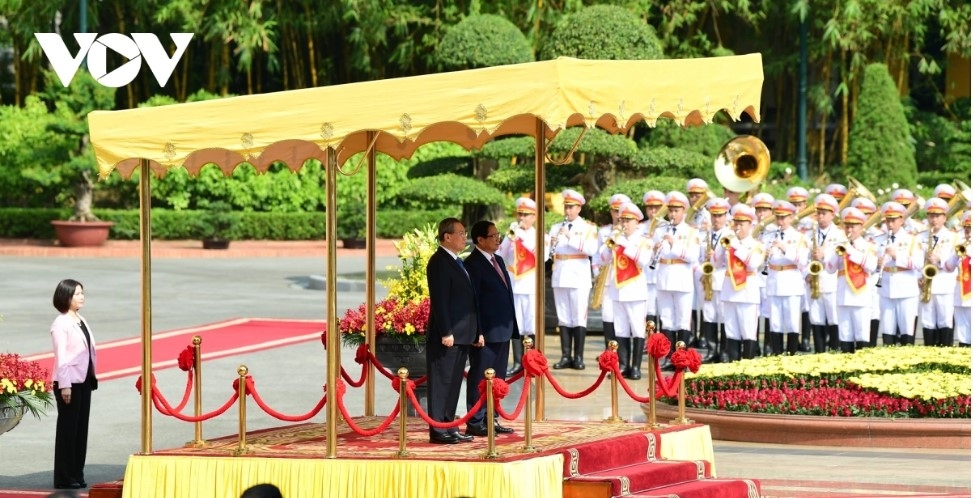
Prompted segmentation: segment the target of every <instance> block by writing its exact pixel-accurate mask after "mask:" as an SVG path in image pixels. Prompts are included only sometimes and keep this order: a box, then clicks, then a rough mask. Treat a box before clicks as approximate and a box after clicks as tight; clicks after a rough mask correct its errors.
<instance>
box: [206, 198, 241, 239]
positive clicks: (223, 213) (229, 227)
mask: <svg viewBox="0 0 973 498" xmlns="http://www.w3.org/2000/svg"><path fill="white" fill-rule="evenodd" d="M200 207H202V208H203V211H202V214H200V216H199V218H197V219H196V234H197V236H198V237H199V239H200V240H202V241H203V249H227V248H229V247H230V238H231V237H232V235H233V230H234V228H235V227H236V222H237V214H236V213H234V212H233V209H232V207H231V206H230V205H229V204H228V203H226V202H224V201H206V202H201V203H200Z"/></svg>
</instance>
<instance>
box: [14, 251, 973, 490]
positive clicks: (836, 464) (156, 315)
mask: <svg viewBox="0 0 973 498" xmlns="http://www.w3.org/2000/svg"><path fill="white" fill-rule="evenodd" d="M198 244H199V243H198V242H196V241H188V242H161V241H160V242H153V255H154V257H153V266H152V279H153V288H152V311H153V330H154V331H165V330H172V329H176V328H182V327H189V326H193V325H199V324H203V323H212V322H216V321H220V320H224V319H228V318H235V317H252V318H299V319H323V317H324V316H325V309H326V308H325V303H326V293H325V292H323V291H320V290H313V289H309V286H308V284H309V281H310V277H311V276H312V275H323V274H324V266H325V260H324V254H325V251H326V245H325V244H324V242H323V241H313V242H253V241H247V242H244V241H234V242H233V243H232V244H231V247H230V249H229V250H227V251H204V250H202V249H201V248H198ZM139 254H140V246H139V245H138V242H118V241H112V242H110V243H108V244H107V245H106V246H104V247H103V248H96V249H68V248H61V247H54V246H52V245H50V244H49V243H39V242H33V241H10V240H0V275H2V283H0V314H3V315H4V321H3V322H2V323H0V351H3V352H17V353H20V354H23V355H29V354H34V353H40V352H45V351H49V350H50V348H51V345H50V337H49V334H48V328H49V326H50V322H51V320H52V319H53V318H54V316H55V314H56V311H55V310H54V309H53V308H52V306H51V304H50V302H51V301H50V300H51V294H52V292H53V290H54V286H55V285H56V284H57V282H58V281H59V280H61V279H63V278H75V279H77V280H79V281H81V282H82V283H84V285H85V291H86V292H85V294H86V297H87V305H86V307H85V310H84V311H83V314H84V315H85V317H86V318H87V319H88V320H89V322H90V323H91V325H92V328H93V329H94V334H95V336H96V337H97V339H98V340H99V341H109V340H114V339H121V338H126V337H135V336H137V335H138V334H139V330H140V318H139V315H140V311H139V310H140V303H141V293H140V288H141V284H140V263H139ZM376 254H377V264H376V267H377V268H378V269H379V270H382V271H385V272H387V273H389V270H387V269H386V268H387V267H389V266H391V267H393V268H394V267H397V266H398V264H399V260H398V258H397V257H396V255H395V250H394V247H393V246H392V244H391V242H389V241H378V243H377V249H376ZM338 260H339V261H338V262H339V265H338V268H339V269H338V276H339V277H341V278H343V279H347V280H349V281H354V280H362V279H363V278H364V274H365V264H366V263H365V251H361V250H355V251H351V250H344V249H341V250H339V252H338ZM378 292H379V294H380V295H379V297H384V289H382V288H381V286H379V291H378ZM364 299H365V296H364V292H363V291H361V290H359V289H350V290H339V292H338V309H339V313H343V312H344V310H345V309H347V308H349V307H352V306H357V305H358V304H360V303H361V302H363V301H364ZM546 342H547V344H546V350H547V351H546V352H547V355H548V357H553V356H555V355H556V354H557V353H556V352H557V351H559V345H558V341H557V337H556V336H555V335H548V336H546ZM601 346H602V341H601V340H600V338H593V339H592V340H589V341H588V342H587V350H588V354H587V357H588V358H590V359H591V360H590V361H589V363H591V362H593V359H594V358H595V356H596V355H597V354H598V353H599V352H600V351H599V350H600V348H601ZM352 356H353V352H352V351H351V350H350V349H345V350H343V351H342V363H343V365H345V367H346V368H348V369H349V371H350V372H357V371H358V368H359V367H358V366H357V364H355V363H354V362H353V358H352ZM324 359H325V357H324V351H323V350H322V349H321V347H320V344H319V343H306V344H300V345H296V346H288V347H283V348H278V349H271V350H267V351H261V352H258V353H247V354H244V355H240V356H235V357H229V358H223V359H218V360H214V361H210V362H207V364H206V370H205V372H206V376H205V378H204V388H203V392H204V393H214V395H213V396H214V398H217V397H219V398H221V399H222V395H219V396H217V395H216V394H215V393H224V392H225V391H227V390H229V389H230V387H229V386H230V383H231V382H232V380H233V379H234V378H235V375H236V369H237V367H238V366H239V365H241V364H246V365H247V366H248V368H249V369H250V372H251V374H252V375H253V376H254V378H255V380H256V381H257V382H258V385H259V386H260V388H261V393H262V396H263V397H264V399H265V401H266V402H267V403H268V404H269V405H270V406H272V407H274V408H275V409H276V410H278V411H280V412H284V413H290V414H296V413H304V412H306V411H307V410H309V409H310V408H311V406H310V403H312V402H313V401H314V400H313V399H312V398H314V396H304V395H302V393H306V392H320V389H321V385H322V379H323V378H324V376H325V361H324ZM295 372H299V374H298V375H296V376H295ZM597 374H598V371H597V369H595V368H588V369H587V370H584V371H574V370H571V371H566V372H565V371H560V373H558V376H559V381H561V382H562V384H564V385H565V386H566V387H567V388H568V389H572V390H579V389H581V388H583V387H587V386H588V385H590V384H591V382H593V381H594V379H595V377H596V376H597ZM157 379H158V384H159V386H160V389H161V390H162V391H163V393H164V394H165V395H166V396H167V397H170V398H172V397H177V396H178V395H179V394H181V392H182V389H183V387H184V386H185V379H186V377H185V373H184V372H182V371H180V370H178V369H169V370H163V371H160V372H158V373H157ZM134 382H135V378H134V377H125V378H122V379H118V380H112V381H107V382H103V383H101V385H100V388H99V390H98V391H97V392H95V395H94V401H93V409H92V421H91V443H90V444H89V453H88V464H87V467H86V472H87V480H88V482H90V483H94V482H103V481H110V480H115V479H119V478H121V477H122V475H123V473H124V468H125V464H126V461H127V457H128V455H130V454H132V453H136V452H138V451H139V448H140V400H139V397H138V394H137V392H136V391H135V389H134ZM608 391H609V390H608V389H605V388H602V389H599V390H598V391H597V392H596V393H595V394H594V395H593V396H592V397H590V398H586V399H585V400H583V401H582V400H567V399H563V398H559V397H557V395H556V393H553V391H549V392H548V394H547V397H546V399H547V403H546V406H547V417H548V418H551V419H577V420H601V419H602V418H604V417H605V416H606V410H607V409H608V406H609V392H608ZM358 392H359V393H360V391H358ZM515 398H516V396H510V397H509V398H508V400H510V401H512V402H515ZM392 402H393V401H392V398H391V397H379V399H378V401H377V406H376V410H377V412H378V413H388V411H389V410H391V408H392V405H391V403H392ZM212 403H215V401H213V402H212ZM363 403H364V401H363V398H362V397H361V395H360V394H358V395H357V397H353V398H352V399H350V400H348V404H349V407H350V409H351V410H352V413H362V411H363ZM620 404H621V406H620V412H621V413H620V415H621V416H622V417H624V418H626V419H628V420H632V421H644V416H643V415H642V413H641V411H640V410H639V408H638V404H637V403H635V402H624V401H623V402H622V403H620ZM213 408H215V407H214V406H209V403H204V410H209V409H213ZM55 420H56V416H55V414H54V413H53V412H52V413H51V414H50V415H49V416H47V417H44V418H42V419H41V420H35V419H25V420H24V421H23V422H22V423H21V425H20V426H19V427H17V428H16V429H14V430H13V431H11V432H9V433H7V434H4V435H2V436H0V489H35V490H36V489H49V486H50V485H51V468H52V463H53V434H54V425H55ZM247 423H248V429H250V430H255V429H260V428H265V427H272V426H277V425H280V424H281V422H279V421H277V420H275V419H272V418H271V417H269V416H267V415H265V414H263V413H262V412H258V411H257V410H253V411H251V412H250V413H249V414H248V422H247ZM236 429H237V420H236V417H235V416H234V417H223V418H222V420H221V419H217V420H214V421H212V422H207V423H206V424H205V426H204V437H217V436H223V435H227V434H233V433H235V432H236ZM192 438H193V429H192V426H187V425H185V424H182V423H176V422H174V421H173V420H171V419H168V418H166V417H162V416H160V415H158V414H155V415H154V416H153V448H168V447H175V446H180V445H182V444H184V443H185V442H186V441H189V440H191V439H192ZM714 446H715V450H716V467H717V472H718V474H719V475H720V476H721V477H747V478H755V479H760V480H761V481H762V485H763V490H764V494H765V495H767V496H825V495H831V496H836V495H859V496H865V495H869V496H880V495H884V496H891V495H898V496H903V495H915V494H961V495H969V494H970V451H969V449H965V450H914V449H903V450H895V449H853V448H831V447H804V446H782V445H766V444H752V443H733V442H721V441H715V442H714Z"/></svg>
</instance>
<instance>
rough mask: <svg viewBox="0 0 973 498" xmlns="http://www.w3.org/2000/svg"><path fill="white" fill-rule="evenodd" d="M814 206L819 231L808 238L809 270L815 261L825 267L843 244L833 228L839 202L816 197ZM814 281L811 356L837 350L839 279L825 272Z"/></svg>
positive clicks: (834, 227) (821, 196)
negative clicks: (815, 293) (815, 286)
mask: <svg viewBox="0 0 973 498" xmlns="http://www.w3.org/2000/svg"><path fill="white" fill-rule="evenodd" d="M814 206H815V208H816V213H817V221H818V228H817V229H816V230H814V231H813V232H811V233H810V234H808V235H809V237H808V242H807V244H808V247H810V248H811V254H810V257H809V259H810V261H809V263H808V267H809V268H810V267H811V266H812V265H813V262H814V261H817V262H819V263H821V264H824V262H825V261H827V260H828V259H829V258H830V257H831V256H832V255H833V254H834V249H835V247H837V246H838V245H839V244H841V243H844V242H845V240H846V239H845V234H844V233H842V232H841V230H840V229H839V228H838V227H837V226H835V224H834V217H835V216H836V215H837V212H838V201H836V200H835V199H834V197H831V196H830V195H828V194H819V195H818V196H817V197H815V198H814ZM822 269H823V268H822ZM808 273H809V274H808V275H807V276H806V277H805V280H806V281H807V282H808V286H809V289H808V292H810V286H811V285H812V282H813V281H814V278H815V277H814V276H813V275H810V272H808ZM816 278H817V286H818V291H819V295H818V297H817V298H814V297H813V296H810V305H811V306H810V319H811V335H812V336H813V338H814V352H815V353H823V352H825V351H827V350H828V349H829V348H831V349H838V305H837V302H836V301H835V292H836V291H837V289H838V278H837V276H836V275H834V274H831V273H828V272H826V271H821V272H820V273H818V275H817V277H816Z"/></svg>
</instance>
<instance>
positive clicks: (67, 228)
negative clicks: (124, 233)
mask: <svg viewBox="0 0 973 498" xmlns="http://www.w3.org/2000/svg"><path fill="white" fill-rule="evenodd" d="M114 224H115V223H113V222H111V221H58V220H55V221H52V222H51V225H54V233H55V235H57V240H58V242H59V243H60V244H61V246H63V247H97V246H100V245H102V244H104V243H105V241H106V240H108V231H109V229H110V228H111V227H112V225H114Z"/></svg>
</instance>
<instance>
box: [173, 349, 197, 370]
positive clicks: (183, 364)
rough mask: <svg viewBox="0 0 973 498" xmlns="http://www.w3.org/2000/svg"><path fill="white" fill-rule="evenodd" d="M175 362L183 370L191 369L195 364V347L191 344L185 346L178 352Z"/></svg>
mask: <svg viewBox="0 0 973 498" xmlns="http://www.w3.org/2000/svg"><path fill="white" fill-rule="evenodd" d="M176 363H177V364H178V365H179V369H180V370H182V371H183V372H188V371H190V370H192V369H193V366H194V365H196V348H195V347H193V346H191V345H190V346H186V349H183V350H182V351H181V352H180V353H179V356H178V358H177V359H176Z"/></svg>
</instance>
